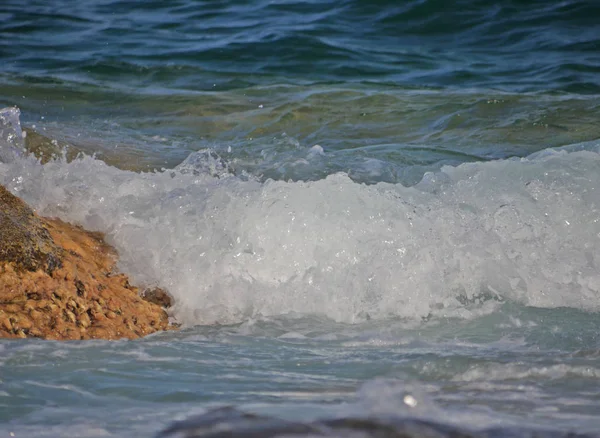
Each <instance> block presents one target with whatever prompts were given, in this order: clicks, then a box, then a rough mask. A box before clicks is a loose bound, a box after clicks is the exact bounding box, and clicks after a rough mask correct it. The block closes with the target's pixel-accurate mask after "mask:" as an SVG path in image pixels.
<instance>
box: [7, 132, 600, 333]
mask: <svg viewBox="0 0 600 438" xmlns="http://www.w3.org/2000/svg"><path fill="white" fill-rule="evenodd" d="M15 138H16V137H15ZM7 146H8V145H7V142H6V141H5V142H4V143H3V150H5V149H6V148H7ZM599 152H600V150H599V144H598V143H597V142H593V143H588V144H582V145H575V146H572V147H571V148H566V149H562V150H552V149H549V150H545V151H543V152H541V153H537V154H534V155H532V156H530V157H528V158H525V159H510V160H498V161H492V162H487V163H471V164H463V165H460V166H457V167H444V168H442V170H441V171H440V172H437V173H428V174H426V175H425V176H424V178H423V180H422V181H421V182H420V183H419V184H417V185H416V186H414V187H405V186H402V185H400V184H386V183H379V184H374V185H369V186H367V185H364V184H358V183H355V182H353V181H352V180H351V179H350V178H349V177H348V176H347V175H345V174H343V173H337V174H332V175H330V176H328V177H326V178H324V179H322V180H318V181H311V182H302V181H300V182H286V181H274V180H267V181H264V182H261V181H258V180H256V179H252V178H249V179H244V178H239V177H236V176H234V175H231V174H230V173H228V172H227V169H226V167H223V166H222V163H220V162H215V163H213V164H211V163H210V162H207V161H206V160H214V157H213V156H212V155H210V154H208V155H204V156H201V157H194V156H192V157H191V158H190V159H188V160H187V161H186V163H185V164H184V165H182V166H181V167H176V168H174V169H172V170H165V171H161V172H154V173H135V172H129V171H124V170H119V169H117V168H114V167H110V166H108V165H106V164H105V163H104V162H102V161H100V160H98V159H95V158H93V157H90V156H80V157H79V158H77V159H75V160H73V161H70V162H67V161H66V160H65V159H63V158H58V159H55V160H52V161H50V162H48V163H46V164H43V165H42V164H40V162H39V161H38V160H37V159H36V158H34V157H33V156H25V157H13V158H11V159H9V160H6V159H4V161H5V163H2V164H0V180H1V182H2V183H3V184H4V185H5V186H6V187H8V188H9V189H10V190H11V191H13V192H14V193H16V194H17V195H19V196H21V197H22V198H23V199H24V200H26V201H27V202H29V203H30V204H31V205H32V206H33V207H34V208H35V209H36V210H37V211H38V212H39V213H40V214H43V215H50V216H58V217H60V218H62V219H64V220H67V221H70V222H75V223H78V224H81V225H82V226H84V227H86V228H89V229H93V230H98V231H102V232H104V233H105V234H106V238H107V240H108V242H109V243H111V244H113V245H114V246H115V247H116V248H117V249H118V251H119V253H120V257H121V258H120V268H121V269H123V270H124V271H125V272H127V273H129V274H130V276H131V277H132V278H133V280H134V281H135V282H137V283H142V284H158V285H160V286H163V287H165V288H167V289H168V290H169V291H170V292H171V294H172V295H173V296H174V297H175V305H174V307H173V309H172V313H173V316H174V317H175V318H176V319H177V320H179V321H180V322H182V323H184V324H188V325H193V324H212V323H233V322H238V321H243V320H245V319H247V318H250V317H261V316H271V315H280V314H286V313H289V312H296V313H304V314H321V315H325V316H326V317H328V318H331V319H333V320H336V321H343V322H358V321H363V320H365V319H368V318H371V319H382V318H389V317H400V318H408V319H415V318H416V319H422V318H430V317H459V318H470V317H471V316H470V315H475V314H479V313H478V312H479V310H478V309H481V306H483V305H489V303H494V302H497V303H502V302H504V301H506V300H509V301H516V302H519V303H522V304H525V305H529V306H537V307H550V308H552V307H574V308H578V309H585V310H588V311H598V310H600V299H599V298H600V277H599V276H598V274H597V272H598V268H599V265H600V260H599V259H598V254H599V253H600V251H599V250H598V249H599V246H600V219H599V216H598V213H599V208H600V207H599V206H600V192H598V187H600V179H599V178H600V175H598V172H596V170H597V168H598V165H600V153H599ZM192 158H195V159H192ZM190 166H192V167H193V166H197V167H196V171H193V169H192V168H191V167H190ZM215 166H216V167H215ZM207 169H208V170H210V171H209V172H207ZM211 169H212V170H211ZM215 172H216V173H215ZM492 309H493V306H492Z"/></svg>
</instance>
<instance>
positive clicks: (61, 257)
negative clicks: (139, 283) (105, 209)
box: [0, 186, 171, 340]
mask: <svg viewBox="0 0 600 438" xmlns="http://www.w3.org/2000/svg"><path fill="white" fill-rule="evenodd" d="M116 260H117V255H116V253H115V251H114V249H113V248H111V247H110V246H109V245H107V244H106V243H105V242H104V241H103V239H102V235H101V234H99V233H92V232H88V231H85V230H83V229H82V228H80V227H77V226H73V225H70V224H67V223H65V222H62V221H60V220H58V219H47V218H41V217H38V216H37V215H35V214H34V212H33V211H32V210H31V209H30V208H29V207H28V206H27V205H26V204H25V203H24V202H23V201H21V200H20V199H19V198H17V197H15V196H14V195H12V194H11V193H10V192H8V191H7V190H6V189H5V188H4V187H2V186H0V337H13V338H25V337H37V338H45V339H57V340H67V339H119V338H130V339H133V338H138V337H141V336H145V335H148V334H150V333H153V332H156V331H159V330H168V329H169V328H171V327H170V326H169V322H168V317H167V314H166V312H165V310H164V308H163V307H164V306H168V305H170V300H169V296H168V295H167V294H166V293H165V292H164V291H161V290H160V289H153V290H151V291H148V292H147V295H148V297H149V298H150V299H151V300H152V301H153V302H149V301H145V300H144V299H142V297H141V296H140V294H139V293H138V289H137V288H136V287H134V286H131V285H130V284H129V281H128V279H127V277H126V276H125V275H123V274H118V273H115V272H114V266H115V262H116Z"/></svg>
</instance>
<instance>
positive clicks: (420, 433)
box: [156, 407, 598, 438]
mask: <svg viewBox="0 0 600 438" xmlns="http://www.w3.org/2000/svg"><path fill="white" fill-rule="evenodd" d="M259 437H260V438H269V437H273V438H275V437H328V438H334V437H357V438H358V437H360V438H597V437H598V435H596V434H580V433H576V432H564V431H553V430H541V429H536V430H532V429H519V428H511V427H494V428H490V429H484V430H469V429H466V428H465V429H463V428H460V427H456V426H451V425H447V424H443V423H437V422H434V421H430V420H424V419H418V418H403V417H394V416H391V417H385V418H377V417H363V418H361V417H355V418H352V417H350V418H332V419H323V420H317V421H313V422H296V421H287V420H281V419H278V418H274V417H269V416H263V415H256V414H251V413H246V412H242V411H239V410H237V409H235V408H233V407H223V408H217V409H213V410H211V411H208V412H206V413H204V414H201V415H197V416H194V417H190V418H188V419H186V420H182V421H178V422H175V423H174V424H172V425H171V426H169V427H168V428H167V429H165V430H164V431H162V432H161V433H159V434H158V435H157V437H156V438H259Z"/></svg>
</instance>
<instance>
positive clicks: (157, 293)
mask: <svg viewBox="0 0 600 438" xmlns="http://www.w3.org/2000/svg"><path fill="white" fill-rule="evenodd" d="M141 297H142V298H143V299H144V300H146V301H148V302H150V303H154V304H157V305H159V306H161V307H171V306H172V304H173V303H172V301H171V296H170V295H169V294H168V293H167V292H166V291H165V290H164V289H161V288H160V287H154V288H150V289H145V290H144V291H143V292H142V294H141Z"/></svg>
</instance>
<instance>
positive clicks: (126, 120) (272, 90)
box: [0, 0, 600, 184]
mask: <svg viewBox="0 0 600 438" xmlns="http://www.w3.org/2000/svg"><path fill="white" fill-rule="evenodd" d="M598 15H600V10H599V6H598V5H597V4H596V3H595V2H591V1H566V2H560V3H556V2H552V3H548V2H544V1H527V2H525V1H523V2H517V1H502V2H485V1H461V2H453V3H452V4H448V3H447V2H442V1H432V0H428V1H406V2H402V3H401V4H398V2H364V1H331V2H328V1H319V2H311V1H308V2H294V1H280V2H277V1H275V2H273V1H260V0H254V1H246V2H237V1H236V2H227V1H219V2H212V1H211V2H202V1H194V2H192V1H183V2H178V1H175V2H173V1H169V2H161V1H147V2H141V3H139V2H123V1H116V2H110V1H89V2H84V3H81V4H74V3H73V2H70V1H67V2H61V1H55V2H52V3H51V4H48V3H47V2H35V1H28V2H26V3H25V4H22V3H21V2H14V1H11V0H7V1H5V2H3V4H2V6H0V17H1V18H2V19H1V20H0V62H1V68H0V102H2V103H3V104H4V105H18V106H19V107H20V108H21V109H22V110H23V113H24V120H25V121H26V122H28V126H30V127H31V126H33V125H34V124H35V126H36V128H35V129H36V130H37V132H38V133H41V134H44V132H42V131H43V130H45V131H46V134H45V135H46V136H49V137H52V138H53V139H56V140H59V141H60V140H63V141H64V142H65V143H68V144H70V145H71V146H74V147H75V148H76V149H78V150H84V151H86V152H87V153H96V154H98V156H100V157H102V158H103V159H105V160H108V161H109V162H111V163H114V164H117V163H120V164H119V165H121V166H125V167H130V168H136V169H152V168H160V167H162V166H165V165H166V167H173V166H175V165H176V164H178V163H179V162H181V161H182V160H183V159H184V158H185V157H186V156H187V155H188V154H189V153H190V152H192V151H195V150H199V149H205V148H210V149H213V150H215V151H217V152H218V153H219V154H220V155H221V156H224V158H225V159H227V160H228V161H230V162H234V161H235V162H236V165H235V166H232V168H234V169H235V170H236V172H237V173H238V174H239V173H241V172H244V171H245V172H249V173H251V174H253V175H258V176H260V177H263V178H276V179H281V178H283V179H290V178H291V179H315V178H322V177H324V176H325V175H327V174H330V173H332V172H336V171H344V172H350V173H351V174H352V177H353V179H355V180H357V181H365V182H376V181H380V180H384V181H389V182H402V183H404V184H414V183H415V182H417V181H419V180H420V178H421V176H422V175H423V172H425V171H428V170H436V169H439V167H440V166H441V165H443V164H451V165H456V164H459V163H461V162H465V161H481V160H488V159H496V158H506V157H510V156H526V155H528V154H530V153H531V152H534V151H536V150H540V149H543V148H546V147H555V146H563V145H568V144H572V143H577V142H581V141H589V140H594V139H596V138H598V137H599V136H600V135H599V132H598V131H599V130H598V127H597V123H596V120H597V118H598V114H599V110H598V99H597V98H596V93H598V90H599V89H600V88H599V85H600V79H599V77H600V76H599V75H598V73H599V71H600V55H599V51H598V44H599V41H600V29H599V26H598V24H597V20H596V17H597V16H598ZM42 117H44V119H43V121H42V119H41V118H42ZM34 122H35V123H34ZM284 134H285V137H284V138H282V137H281V136H282V135H284ZM82 137H83V138H82ZM289 137H291V140H289ZM288 140H289V141H288ZM296 144H298V145H299V146H300V147H311V146H313V145H314V144H319V145H320V146H322V147H323V148H325V150H326V151H327V152H330V154H328V155H327V157H326V159H324V160H323V162H322V164H321V166H319V168H315V169H313V170H311V171H310V172H306V171H298V170H293V169H290V168H289V166H286V165H285V163H289V162H290V161H293V160H296V159H298V158H299V156H298V154H297V153H295V149H296ZM230 148H231V150H230ZM115 149H118V151H115ZM368 159H375V160H378V162H381V163H382V164H381V167H382V168H384V169H383V170H382V171H381V172H379V174H378V175H376V176H369V173H370V170H368V169H365V168H366V167H368V165H366V164H365V161H366V160H368Z"/></svg>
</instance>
